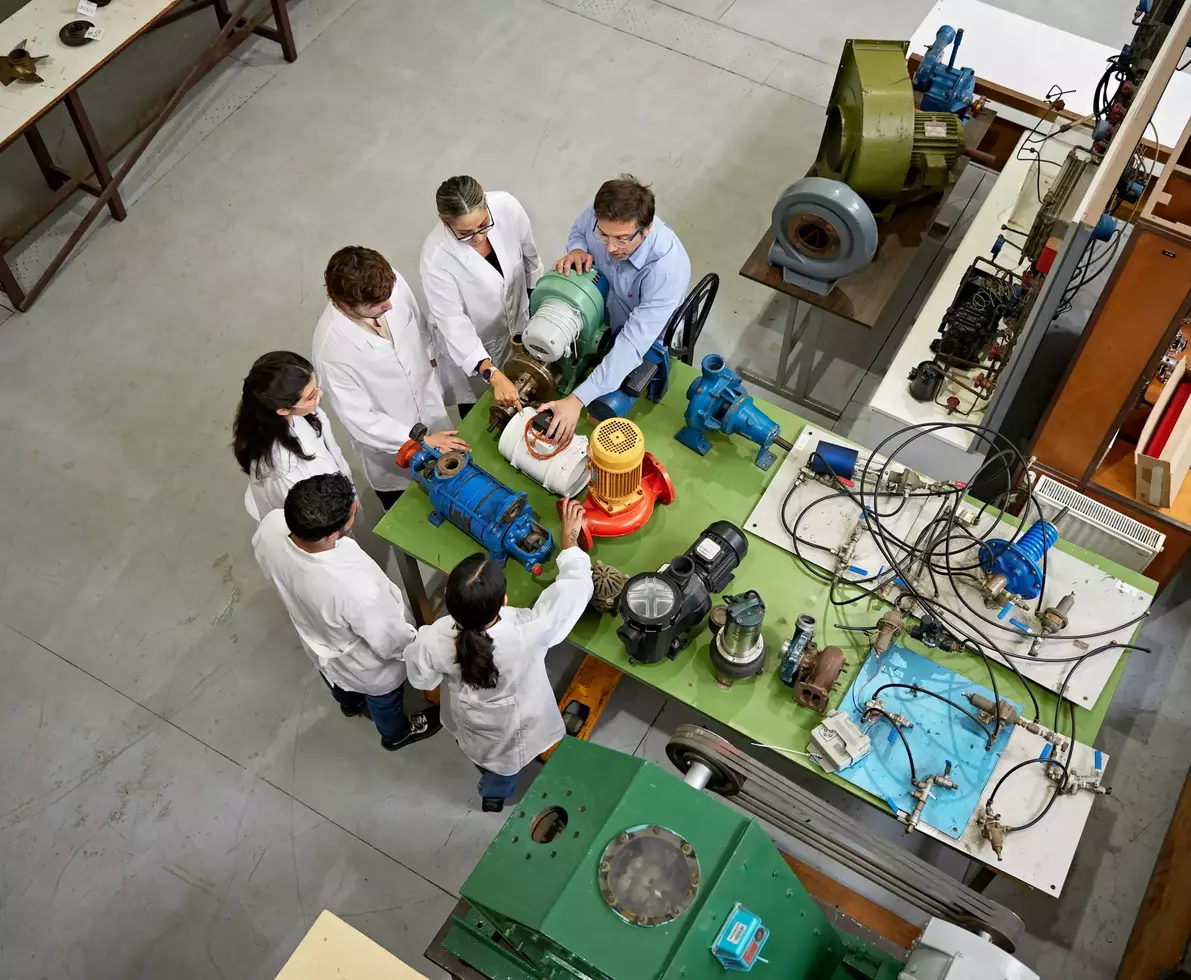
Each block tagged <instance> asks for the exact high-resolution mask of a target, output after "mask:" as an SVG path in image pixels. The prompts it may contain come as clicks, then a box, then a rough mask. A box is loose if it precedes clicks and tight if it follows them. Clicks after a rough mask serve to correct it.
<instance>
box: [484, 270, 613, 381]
mask: <svg viewBox="0 0 1191 980" xmlns="http://www.w3.org/2000/svg"><path fill="white" fill-rule="evenodd" d="M607 293H608V284H607V280H606V278H605V277H604V274H603V273H602V272H600V270H599V269H596V268H595V267H594V266H593V267H592V269H591V271H589V272H585V273H583V274H581V275H580V274H577V273H574V272H572V273H571V274H570V275H569V276H564V275H563V274H562V273H560V272H555V271H554V270H553V269H551V270H550V271H548V272H547V273H546V274H545V275H544V276H542V278H541V279H539V280H538V283H537V285H536V286H534V289H533V295H532V296H530V298H529V315H530V318H531V319H532V317H533V315H534V314H535V313H537V311H538V310H539V309H540V308H541V305H542V304H543V303H545V302H546V300H548V299H560V300H562V301H563V302H565V303H569V304H570V305H571V306H573V307H574V308H575V309H576V310H578V311H579V315H580V316H581V317H582V319H583V329H582V330H581V331H580V333H579V338H578V340H577V341H576V343H575V351H574V355H573V356H571V357H563V358H561V359H560V360H558V361H555V362H554V365H553V366H554V367H555V368H557V369H558V371H559V374H560V375H561V381H560V382H559V384H558V395H559V397H562V396H565V395H569V394H570V393H571V392H572V391H574V390H575V387H576V386H577V385H578V384H579V382H581V381H582V380H583V379H584V378H586V377H587V376H588V375H589V374H590V373H591V370H592V368H594V367H595V366H596V364H598V363H599V362H600V360H601V359H602V358H603V356H604V355H605V354H606V353H607V352H608V350H609V349H610V348H611V346H612V335H611V333H610V332H609V330H608V324H607V309H606V305H605V302H604V297H605V296H606V295H607ZM527 353H528V352H527ZM530 356H532V354H531V355H530ZM505 373H506V374H509V373H510V372H509V371H507V370H506V372H505Z"/></svg>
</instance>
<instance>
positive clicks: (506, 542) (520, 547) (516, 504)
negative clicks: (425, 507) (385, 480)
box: [397, 423, 554, 575]
mask: <svg viewBox="0 0 1191 980" xmlns="http://www.w3.org/2000/svg"><path fill="white" fill-rule="evenodd" d="M425 436H426V426H424V425H422V424H421V423H419V424H418V425H415V426H414V427H413V429H412V430H410V433H409V442H407V443H406V444H405V445H404V446H402V447H401V450H400V451H399V452H398V453H397V465H398V466H402V467H407V468H408V469H409V471H410V475H411V476H413V478H414V480H415V481H416V482H417V483H418V484H419V485H420V486H421V487H422V489H423V490H425V491H426V493H427V494H428V495H429V497H430V503H431V504H433V505H434V510H433V511H432V512H431V514H430V517H429V521H430V523H431V524H433V525H434V526H435V527H438V526H439V525H440V524H442V523H443V521H450V522H451V523H452V524H454V525H455V526H456V527H457V528H459V530H461V531H463V532H464V533H465V534H468V535H470V536H471V537H472V538H474V539H475V540H476V541H478V542H479V543H480V544H481V545H483V546H484V547H485V548H486V549H487V550H488V554H489V555H490V556H491V557H492V560H493V561H494V562H496V563H497V564H500V565H503V564H504V563H505V561H506V560H507V559H508V558H509V557H510V556H512V557H513V558H515V559H516V560H517V561H519V562H520V563H521V564H522V565H524V566H525V570H526V571H527V572H530V573H531V574H533V575H541V574H542V562H544V561H546V560H547V559H548V558H549V557H550V553H551V552H552V551H553V550H554V540H553V539H552V538H551V536H550V532H549V531H547V530H546V528H544V527H542V525H541V524H539V523H538V522H537V521H535V520H534V517H533V511H532V510H531V509H530V506H529V498H528V497H527V496H526V495H525V494H524V493H517V492H516V491H514V490H511V489H509V488H508V487H506V486H505V485H504V484H503V483H501V482H500V481H499V480H497V479H496V478H495V477H493V476H491V475H490V474H488V473H487V472H486V471H484V470H482V469H480V467H478V466H477V465H476V464H475V462H473V460H472V458H471V456H470V455H469V454H468V453H464V452H459V451H458V450H455V451H452V452H447V453H440V452H439V451H438V450H437V449H434V448H433V447H431V446H428V445H426V444H425V443H424V442H422V439H423V438H425Z"/></svg>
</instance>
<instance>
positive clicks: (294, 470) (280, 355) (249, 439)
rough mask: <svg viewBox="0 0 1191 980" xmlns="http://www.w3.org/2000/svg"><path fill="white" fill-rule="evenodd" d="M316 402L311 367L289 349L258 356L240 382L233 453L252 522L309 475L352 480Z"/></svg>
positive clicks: (317, 395)
mask: <svg viewBox="0 0 1191 980" xmlns="http://www.w3.org/2000/svg"><path fill="white" fill-rule="evenodd" d="M321 398H322V389H321V388H319V386H318V379H317V378H316V377H315V376H314V368H313V367H312V366H311V364H310V362H309V361H308V360H306V358H304V357H303V356H302V355H301V354H295V353H293V352H292V351H287V350H275V351H271V352H270V353H268V354H264V355H262V356H261V357H258V358H257V359H256V363H255V364H253V365H252V370H251V371H249V372H248V377H246V378H245V379H244V390H243V394H242V395H241V398H240V407H239V408H237V409H236V420H235V422H234V423H233V424H232V433H233V439H232V451H233V452H234V453H235V454H236V462H238V463H239V464H240V469H242V470H243V471H244V472H245V473H246V474H248V489H247V490H246V491H245V493H244V507H245V509H246V510H247V511H248V513H249V514H250V515H251V516H252V517H253V519H254V520H257V521H259V520H261V519H262V518H263V517H264V516H265V515H266V514H267V513H269V511H271V510H276V509H278V508H279V507H284V506H285V495H286V494H287V493H289V491H290V488H291V487H292V486H293V485H294V484H296V483H299V482H300V481H302V480H305V479H306V478H307V477H309V476H317V475H319V474H320V473H342V474H343V475H344V476H346V477H347V478H348V479H349V480H350V479H351V475H352V471H351V467H349V466H348V465H347V460H345V459H344V458H343V453H342V452H340V451H339V444H338V443H337V442H336V441H335V434H334V433H333V432H332V431H331V420H330V419H328V418H327V414H326V412H324V411H323V410H322V409H321V408H319V407H318V403H319V400H320V399H321Z"/></svg>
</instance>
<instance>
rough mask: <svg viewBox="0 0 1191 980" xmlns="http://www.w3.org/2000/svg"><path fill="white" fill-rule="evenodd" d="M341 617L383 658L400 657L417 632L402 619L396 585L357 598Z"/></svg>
mask: <svg viewBox="0 0 1191 980" xmlns="http://www.w3.org/2000/svg"><path fill="white" fill-rule="evenodd" d="M344 620H345V621H346V622H347V625H348V626H350V627H351V630H352V632H353V633H355V634H356V635H357V636H359V637H360V638H361V639H362V640H363V641H364V642H365V643H367V644H368V646H370V647H371V648H372V649H373V650H374V651H375V653H376V655H377V656H378V657H380V658H382V659H383V660H404V659H405V650H406V648H407V647H408V646H409V645H410V644H411V643H412V642H413V640H414V637H415V636H416V635H417V631H416V630H415V629H414V628H413V627H412V626H411V625H410V623H409V620H408V619H406V618H405V606H404V605H403V604H402V602H401V594H400V593H399V592H397V590H396V588H391V589H386V590H383V591H379V592H377V593H376V594H374V595H370V596H365V597H361V598H360V599H359V600H358V601H357V602H355V603H354V604H353V605H352V606H351V608H349V609H348V610H346V611H345V614H344Z"/></svg>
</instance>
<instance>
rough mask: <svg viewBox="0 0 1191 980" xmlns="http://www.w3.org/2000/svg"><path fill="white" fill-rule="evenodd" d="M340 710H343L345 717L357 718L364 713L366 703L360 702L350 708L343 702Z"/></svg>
mask: <svg viewBox="0 0 1191 980" xmlns="http://www.w3.org/2000/svg"><path fill="white" fill-rule="evenodd" d="M339 710H340V711H342V712H343V717H344V718H357V717H359V716H360V715H362V714H363V713H364V705H362V704H359V705H356V707H354V708H349V707H348V706H347V705H346V704H341V705H340V706H339Z"/></svg>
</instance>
